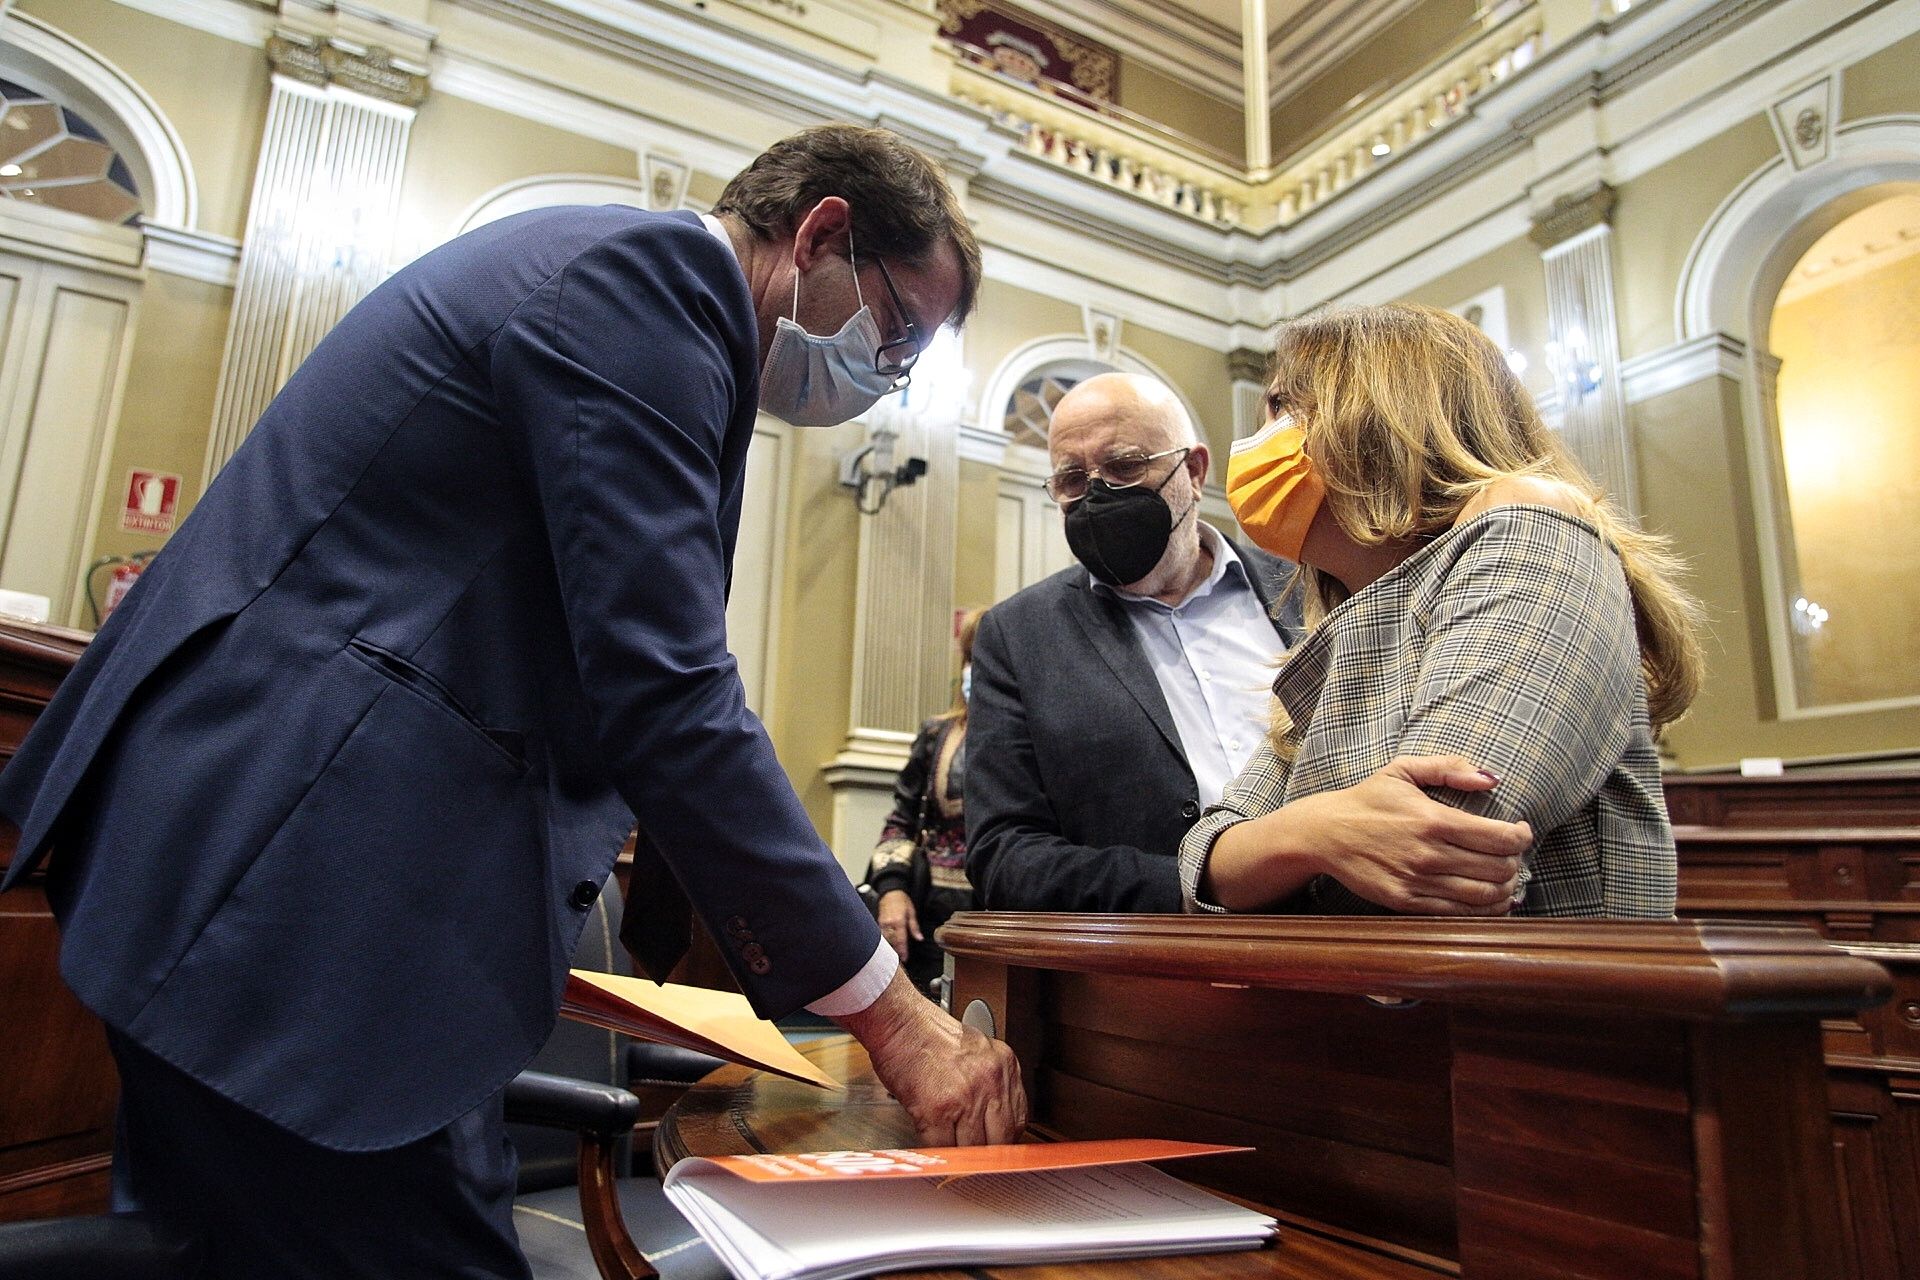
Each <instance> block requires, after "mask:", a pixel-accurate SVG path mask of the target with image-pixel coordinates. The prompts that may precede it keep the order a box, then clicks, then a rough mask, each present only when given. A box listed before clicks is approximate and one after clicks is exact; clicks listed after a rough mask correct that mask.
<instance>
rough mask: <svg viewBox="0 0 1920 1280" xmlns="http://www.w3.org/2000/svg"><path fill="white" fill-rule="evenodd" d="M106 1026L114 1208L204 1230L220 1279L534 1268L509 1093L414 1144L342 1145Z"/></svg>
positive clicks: (446, 1279) (475, 1275)
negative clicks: (115, 1125) (523, 1229)
mask: <svg viewBox="0 0 1920 1280" xmlns="http://www.w3.org/2000/svg"><path fill="white" fill-rule="evenodd" d="M107 1037H108V1041H109V1043H110V1045H111V1046H112V1049H113V1056H114V1059H115V1061H116V1062H117V1063H118V1064H119V1067H120V1088H121V1092H120V1115H119V1134H118V1141H117V1142H116V1143H115V1145H114V1154H113V1207H114V1209H115V1210H116V1211H118V1212H130V1211H135V1210H143V1211H146V1212H148V1213H152V1214H154V1215H156V1216H159V1217H162V1218H164V1219H165V1220H167V1221H168V1222H169V1223H178V1224H179V1225H181V1226H182V1227H185V1228H187V1229H190V1230H194V1231H196V1232H198V1233H200V1234H201V1235H202V1236H203V1237H204V1238H205V1240H206V1242H207V1254H208V1261H209V1266H208V1270H207V1275H208V1276H209V1277H211V1278H213V1280H359V1278H361V1277H364V1278H365V1280H425V1277H434V1278H435V1280H452V1278H453V1277H460V1278H461V1280H528V1277H529V1275H530V1273H529V1271H528V1269H527V1263H526V1260H525V1258H523V1257H522V1256H521V1253H520V1241H519V1237H518V1236H517V1235H516V1234H515V1232H514V1227H513V1194H514V1180H515V1173H516V1164H517V1162H516V1160H515V1157H514V1153H513V1147H512V1146H511V1144H510V1143H509V1142H508V1140H507V1135H506V1130H505V1127H504V1124H503V1122H502V1120H501V1104H500V1098H499V1097H498V1096H496V1097H494V1098H492V1099H490V1100H489V1101H487V1102H485V1103H482V1104H481V1105H480V1106H479V1107H477V1108H475V1109H474V1110H472V1111H470V1112H468V1113H467V1114H466V1115H464V1116H462V1117H460V1118H459V1119H458V1120H455V1121H454V1122H453V1123H452V1124H450V1125H448V1126H447V1127H446V1128H444V1129H441V1130H439V1131H438V1132H435V1133H431V1134H428V1135H427V1136H426V1137H424V1138H421V1139H419V1140H418V1141H416V1142H411V1143H408V1144H407V1145H406V1146H402V1147H395V1148H392V1149H389V1150H386V1151H371V1152H342V1151H332V1150H329V1149H327V1148H325V1147H319V1146H315V1145H314V1144H312V1143H310V1142H307V1141H305V1140H303V1139H301V1138H298V1137H296V1136H294V1135H293V1134H291V1133H289V1132H287V1131H286V1130H285V1129H282V1128H280V1127H279V1126H278V1125H275V1124H273V1123H271V1122H269V1121H267V1120H263V1119H261V1118H260V1117H259V1116H257V1115H255V1114H254V1113H252V1112H251V1111H248V1110H246V1109H245V1108H244V1107H240V1106H237V1105H236V1104H234V1103H232V1102H229V1101H228V1100H227V1099H225V1098H223V1097H221V1096H220V1095H219V1094H217V1093H215V1092H214V1091H213V1090H211V1089H209V1088H207V1087H206V1086H205V1085H203V1084H201V1083H199V1082H198V1081H196V1080H194V1079H193V1078H192V1077H191V1076H189V1075H186V1074H185V1073H184V1072H181V1071H179V1070H178V1069H176V1068H175V1067H173V1066H170V1065H169V1064H168V1063H166V1062H165V1061H163V1060H162V1059H160V1058H156V1057H154V1056H153V1055H152V1054H150V1053H148V1052H147V1051H146V1050H144V1049H142V1048H140V1047H139V1046H138V1045H136V1044H134V1043H133V1042H132V1041H130V1040H128V1039H127V1038H126V1037H125V1036H123V1035H121V1034H119V1033H118V1032H115V1031H111V1030H110V1031H109V1032H108V1033H107ZM290 1087H298V1086H297V1082H290Z"/></svg>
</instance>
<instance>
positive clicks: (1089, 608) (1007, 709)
mask: <svg viewBox="0 0 1920 1280" xmlns="http://www.w3.org/2000/svg"><path fill="white" fill-rule="evenodd" d="M1234 550H1235V551H1236V552H1237V553H1238V554H1239V556H1240V561H1241V563H1242V564H1243V565H1244V566H1245V567H1246V570H1247V576H1248V580H1249V582H1251V583H1252V585H1253V590H1254V594H1255V595H1256V596H1257V597H1258V598H1259V600H1260V602H1261V604H1262V605H1265V606H1267V607H1268V608H1269V609H1271V606H1272V603H1273V599H1274V597H1275V595H1276V594H1277V590H1276V588H1277V585H1278V584H1279V583H1280V582H1282V581H1284V574H1285V573H1287V572H1290V571H1291V569H1292V566H1291V565H1290V564H1288V562H1286V561H1284V560H1275V559H1273V558H1272V557H1269V556H1264V555H1261V556H1255V555H1251V554H1249V553H1248V551H1247V550H1246V549H1245V548H1244V547H1241V546H1239V545H1238V544H1235V546H1234ZM1287 619H1288V622H1290V623H1292V624H1295V625H1296V626H1297V623H1298V620H1299V610H1298V608H1297V606H1293V607H1291V610H1290V612H1289V613H1288V615H1287ZM1293 630H1294V628H1293V627H1292V626H1289V625H1287V624H1286V623H1280V622H1276V623H1275V624H1274V656H1275V657H1278V656H1279V654H1280V652H1281V650H1282V649H1283V648H1284V647H1285V646H1286V645H1287V644H1289V643H1291V640H1292V638H1293ZM966 814H967V878H968V879H970V880H971V881H972V882H973V892H974V900H975V901H976V902H978V903H979V904H980V905H981V906H982V907H983V908H985V909H987V910H990V911H1148V912H1178V911H1179V910H1180V909H1181V904H1180V876H1179V861H1178V856H1177V855H1178V854H1179V852H1180V839H1181V837H1182V836H1184V835H1186V834H1187V828H1189V827H1191V826H1192V825H1193V823H1194V820H1195V819H1196V818H1198V817H1199V816H1200V797H1199V794H1198V789H1197V787H1196V786H1195V784H1194V780H1193V768H1192V766H1190V765H1189V764H1188V763H1187V755H1186V752H1185V750H1183V749H1182V747H1181V745H1180V732H1179V730H1178V729H1176V728H1175V727H1174V723H1173V713H1172V712H1171V711H1169V710H1168V709H1167V698H1166V695H1165V694H1164V693H1162V692H1161V691H1160V682H1159V681H1158V680H1157V679H1155V678H1154V674H1153V667H1152V666H1151V665H1150V664H1149V663H1148V661H1147V655H1146V652H1145V650H1144V649H1142V648H1141V645H1140V638H1139V636H1138V634H1137V633H1136V632H1135V631H1134V628H1133V624H1132V623H1131V622H1130V621H1129V620H1128V617H1127V611H1126V607H1125V606H1124V605H1122V604H1121V603H1120V602H1119V601H1118V600H1115V599H1114V598H1113V597H1112V596H1110V595H1105V594H1102V593H1099V592H1096V591H1094V590H1093V579H1092V578H1091V577H1090V576H1089V575H1088V573H1087V571H1086V569H1084V568H1083V567H1081V566H1080V565H1077V564H1075V565H1069V566H1068V567H1067V568H1065V569H1062V570H1061V571H1060V572H1058V573H1056V574H1054V575H1053V576H1052V577H1049V578H1046V579H1043V580H1042V581H1040V582H1036V583H1034V584H1033V585H1032V586H1030V587H1028V588H1026V589H1025V590H1023V591H1020V592H1018V593H1016V594H1015V595H1013V596H1010V597H1009V598H1008V599H1006V600H1004V601H1002V602H1001V603H999V604H997V605H994V606H993V608H991V609H989V610H987V613H986V616H985V617H983V618H982V619H981V620H980V630H979V633H978V634H977V635H976V636H975V637H974V641H973V692H972V696H971V697H970V698H969V699H968V704H967V796H966Z"/></svg>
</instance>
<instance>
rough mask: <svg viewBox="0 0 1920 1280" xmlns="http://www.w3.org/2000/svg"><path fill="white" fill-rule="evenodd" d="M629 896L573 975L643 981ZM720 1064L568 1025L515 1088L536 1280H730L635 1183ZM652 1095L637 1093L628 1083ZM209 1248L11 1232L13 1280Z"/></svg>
mask: <svg viewBox="0 0 1920 1280" xmlns="http://www.w3.org/2000/svg"><path fill="white" fill-rule="evenodd" d="M620 908H621V903H620V891H619V887H618V884H617V883H616V882H614V881H611V880H609V881H608V884H607V888H606V891H605V892H604V893H603V894H602V895H601V897H600V899H599V901H598V902H597V903H596V904H595V907H594V912H593V915H592V916H591V917H590V918H589V919H588V921H587V925H586V929H585V931H584V933H583V934H582V936H581V940H580V945H579V947H578V948H577V949H576V951H575V954H574V962H573V963H574V967H576V968H595V969H600V970H602V971H603V972H613V973H631V972H632V966H631V961H630V960H629V959H628V957H627V953H626V949H625V948H624V947H621V946H620V945H619V942H618V939H619V936H620ZM719 1065H721V1064H720V1062H719V1060H718V1059H716V1058H710V1057H707V1056H706V1055H704V1054H698V1053H690V1052H688V1051H686V1050H684V1049H673V1048H669V1047H667V1046H664V1045H652V1044H639V1043H623V1042H622V1037H619V1036H616V1035H614V1034H613V1033H611V1032H606V1031H601V1030H599V1029H597V1028H593V1027H588V1026H585V1025H583V1024H580V1023H576V1022H571V1021H568V1020H566V1019H562V1020H561V1022H560V1024H559V1026H558V1027H556V1028H555V1030H554V1034H553V1036H552V1038H551V1039H550V1040H549V1041H548V1043H547V1044H546V1046H545V1047H543V1048H542V1049H541V1051H540V1053H539V1054H538V1055H537V1056H536V1057H535V1059H534V1062H533V1068H532V1069H529V1070H527V1071H523V1072H522V1073H521V1074H520V1075H519V1076H518V1077H516V1078H515V1079H514V1080H513V1081H512V1082H511V1083H509V1084H508V1086H507V1093H506V1110H507V1119H508V1121H509V1132H510V1134H511V1136H512V1138H513V1142H514V1145H515V1148H516V1149H517V1150H518V1152H519V1154H520V1188H519V1190H520V1194H519V1195H518V1196H517V1197H516V1199H515V1201H514V1226H515V1228H516V1229H517V1230H518V1232H519V1234H520V1243H521V1247H522V1249H523V1250H524V1251H525V1252H526V1255H527V1259H528V1261H529V1262H530V1263H531V1264H532V1267H533V1274H534V1277H535V1280H642V1278H643V1277H648V1276H653V1275H656V1274H657V1275H659V1276H661V1277H663V1278H664V1280H727V1276H728V1273H727V1270H726V1268H725V1267H724V1266H723V1265H721V1263H720V1261H719V1259H718V1258H716V1257H715V1256H714V1255H713V1253H712V1251H711V1250H709V1249H708V1248H707V1246H706V1244H705V1243H704V1242H703V1241H701V1240H700V1238H699V1236H698V1235H697V1234H696V1233H695V1232H694V1230H693V1228H692V1227H690V1226H688V1225H687V1222H686V1220H685V1219H683V1218H682V1217H681V1216H680V1214H679V1212H678V1211H677V1210H675V1209H674V1208H673V1206H672V1205H671V1204H670V1203H669V1202H668V1200H667V1198H666V1195H665V1194H664V1193H663V1192H662V1191H661V1190H660V1184H659V1182H658V1180H656V1179H655V1178H653V1177H652V1176H651V1174H652V1162H651V1159H650V1158H648V1157H647V1156H646V1155H645V1154H644V1153H643V1155H642V1158H641V1161H640V1163H641V1165H642V1166H643V1168H642V1169H641V1172H640V1176H634V1173H633V1170H632V1168H631V1165H632V1163H633V1155H632V1150H631V1148H632V1145H633V1135H634V1131H635V1126H636V1125H646V1126H647V1127H648V1128H650V1125H649V1124H648V1122H649V1121H657V1120H658V1119H659V1116H660V1114H662V1113H663V1112H664V1111H665V1110H666V1108H667V1107H668V1106H669V1105H671V1103H672V1101H673V1100H674V1099H675V1098H676V1097H678V1095H679V1094H680V1093H681V1092H684V1091H685V1089H686V1088H687V1086H688V1085H690V1084H692V1083H693V1082H694V1081H695V1080H698V1079H699V1078H700V1077H701V1076H703V1075H705V1074H706V1073H707V1072H709V1071H711V1070H713V1069H714V1068H715V1067H717V1066H719ZM629 1084H631V1085H633V1086H634V1087H635V1088H636V1089H638V1090H639V1091H640V1092H639V1093H638V1094H636V1093H635V1092H634V1091H633V1090H632V1089H629V1088H627V1087H626V1086H627V1085H629ZM203 1255H204V1249H203V1247H202V1244H201V1242H200V1241H198V1240H197V1239H195V1238H193V1237H192V1236H191V1235H189V1234H186V1233H183V1232H181V1231H179V1230H177V1229H174V1228H172V1227H170V1226H169V1225H168V1224H166V1223H164V1222H160V1221H156V1220H154V1219H152V1218H150V1217H149V1216H148V1215H145V1214H102V1215H95V1216H86V1217H74V1218H51V1219H46V1220H43V1221H34V1222H17V1223H0V1277H5V1280H193V1278H194V1277H195V1276H197V1275H199V1273H200V1269H201V1263H202V1259H203Z"/></svg>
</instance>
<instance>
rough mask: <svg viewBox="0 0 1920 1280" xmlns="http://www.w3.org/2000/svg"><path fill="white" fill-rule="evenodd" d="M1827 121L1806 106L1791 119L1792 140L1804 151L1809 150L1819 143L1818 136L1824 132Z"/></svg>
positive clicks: (1816, 111)
mask: <svg viewBox="0 0 1920 1280" xmlns="http://www.w3.org/2000/svg"><path fill="white" fill-rule="evenodd" d="M1826 128H1827V121H1826V118H1825V117H1824V116H1822V115H1821V114H1820V112H1819V111H1818V110H1817V109H1815V108H1813V107H1808V108H1806V109H1805V110H1804V111H1802V112H1801V113H1800V114H1799V115H1797V116H1795V117H1794V120H1793V140H1794V141H1795V142H1797V143H1799V144H1800V147H1801V149H1802V150H1804V151H1811V150H1813V149H1814V148H1815V147H1817V146H1819V145H1820V137H1821V135H1822V134H1824V133H1825V132H1826Z"/></svg>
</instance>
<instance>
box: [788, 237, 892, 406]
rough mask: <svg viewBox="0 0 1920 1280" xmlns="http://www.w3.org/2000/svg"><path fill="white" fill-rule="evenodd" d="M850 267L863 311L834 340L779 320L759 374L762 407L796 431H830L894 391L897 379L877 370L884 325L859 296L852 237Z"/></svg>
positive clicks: (796, 285) (796, 297)
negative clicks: (802, 429)
mask: <svg viewBox="0 0 1920 1280" xmlns="http://www.w3.org/2000/svg"><path fill="white" fill-rule="evenodd" d="M847 261H848V263H849V265H852V266H853V269H854V270H853V292H854V296H855V297H856V298H858V299H859V301H860V309H859V310H858V311H856V312H854V313H853V315H852V316H851V317H849V318H848V320H847V322H846V323H845V324H843V325H841V326H840V332H838V333H836V334H833V335H832V336H831V337H825V336H819V335H815V334H811V333H808V332H807V331H806V330H805V329H803V328H801V327H800V325H799V324H798V323H797V321H796V320H793V319H789V318H787V317H786V316H781V317H780V321H779V323H778V324H777V325H775V326H774V332H773V345H772V346H771V347H769V348H768V349H767V363H766V365H765V366H764V367H763V368H762V369H761V371H760V407H761V408H762V409H764V410H766V411H767V412H768V413H770V414H772V415H773V416H774V417H776V418H779V419H781V420H782V421H784V422H789V423H792V424H793V425H794V426H796V427H831V426H835V425H837V424H839V423H842V422H846V421H847V420H849V419H851V418H857V417H859V416H860V415H861V414H863V413H865V412H866V411H867V410H868V409H871V408H872V407H873V406H874V404H875V403H876V402H877V401H878V400H879V399H880V397H881V396H884V395H886V394H887V393H888V392H890V391H892V390H893V388H894V382H895V378H894V376H893V375H890V374H884V373H881V372H880V370H879V369H878V367H877V365H878V363H879V352H880V322H879V321H878V320H875V319H874V318H873V308H872V307H869V306H868V305H867V300H866V298H865V297H864V296H862V295H861V293H860V268H859V264H858V263H857V261H856V260H855V259H854V256H853V237H852V235H851V234H849V235H848V237H847ZM793 314H794V316H795V317H798V316H799V314H800V274H799V272H795V273H794V276H793Z"/></svg>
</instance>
